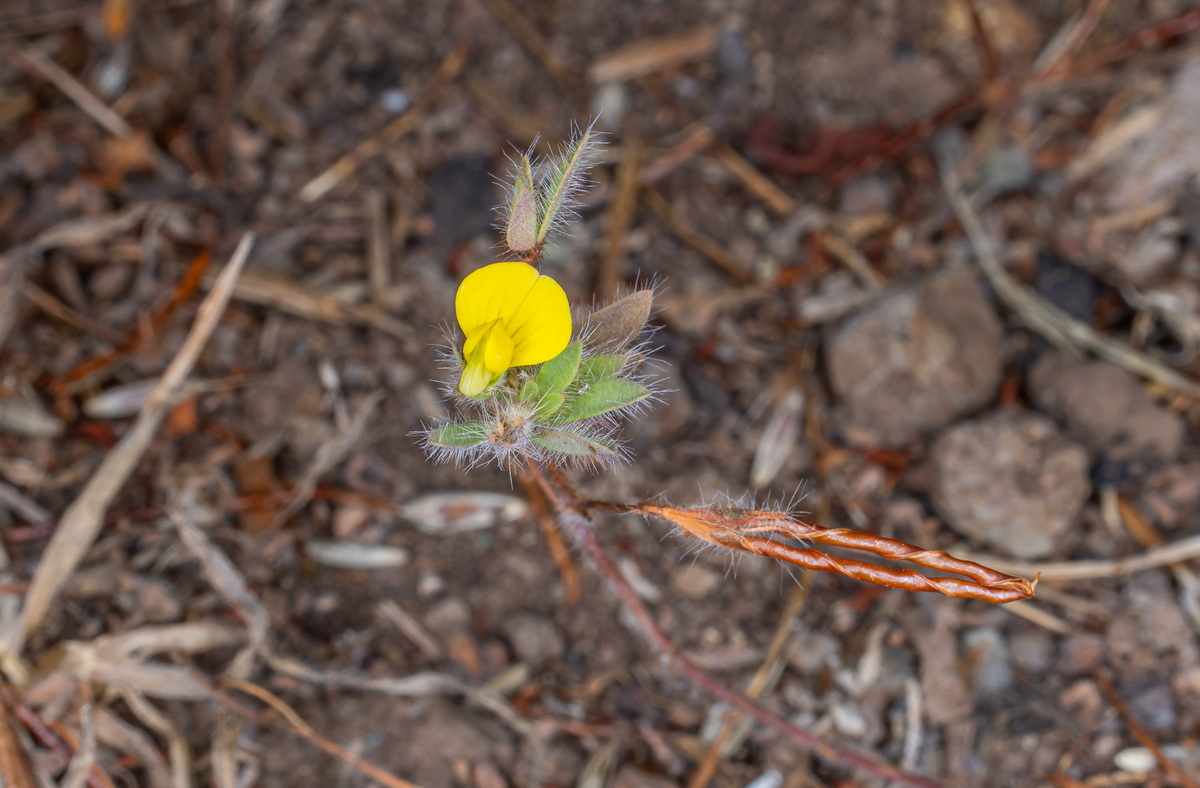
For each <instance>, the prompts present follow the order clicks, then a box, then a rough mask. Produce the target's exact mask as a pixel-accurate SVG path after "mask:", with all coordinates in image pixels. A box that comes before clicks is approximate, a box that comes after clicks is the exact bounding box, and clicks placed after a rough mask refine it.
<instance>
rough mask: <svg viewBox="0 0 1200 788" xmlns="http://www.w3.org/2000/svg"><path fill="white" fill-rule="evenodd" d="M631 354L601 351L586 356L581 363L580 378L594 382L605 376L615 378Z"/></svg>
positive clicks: (586, 381)
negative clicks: (597, 353)
mask: <svg viewBox="0 0 1200 788" xmlns="http://www.w3.org/2000/svg"><path fill="white" fill-rule="evenodd" d="M628 363H629V356H628V355H626V354H624V353H601V354H599V355H596V356H591V357H589V358H585V359H584V360H583V362H582V363H580V365H579V375H578V376H577V377H578V378H579V380H581V381H583V382H584V383H592V382H594V381H597V380H601V379H603V378H615V377H616V376H617V374H618V373H620V371H621V370H623V369H625V365H626V364H628Z"/></svg>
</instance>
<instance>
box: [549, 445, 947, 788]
mask: <svg viewBox="0 0 1200 788" xmlns="http://www.w3.org/2000/svg"><path fill="white" fill-rule="evenodd" d="M528 467H529V473H530V475H531V476H532V477H533V478H534V480H535V481H536V482H537V483H538V485H539V486H540V487H541V488H542V490H543V491H544V492H545V493H546V497H547V498H548V499H549V500H550V502H551V504H553V506H554V509H555V513H556V515H557V518H558V522H559V524H560V526H562V527H563V528H565V529H566V530H568V531H569V533H570V534H571V535H572V536H574V537H575V539H576V540H577V541H578V542H579V544H580V545H581V546H582V547H583V548H584V550H586V551H587V553H588V555H589V556H590V557H591V559H592V561H593V562H594V563H595V564H596V566H597V568H599V569H600V572H601V574H603V575H604V578H605V580H607V581H608V584H609V585H610V586H611V587H612V589H613V591H614V592H615V593H616V594H617V597H618V598H619V599H620V600H621V603H622V604H623V605H624V606H625V607H626V609H627V610H628V611H629V612H630V613H632V614H633V617H634V618H635V619H637V621H638V624H639V625H641V627H642V631H643V632H644V633H645V635H646V637H647V638H649V640H650V642H651V643H652V644H653V645H654V646H655V647H656V648H657V649H658V650H659V651H661V652H662V653H663V654H665V655H666V656H668V657H670V658H671V660H672V661H673V662H674V663H675V664H676V665H678V666H679V669H680V671H682V672H683V673H684V675H686V676H687V677H688V678H689V679H691V680H692V681H693V682H695V684H696V685H697V686H699V687H700V688H701V689H703V690H704V691H706V692H708V693H709V694H710V695H712V696H713V697H715V698H716V699H717V700H719V701H722V702H724V703H726V704H728V705H729V706H730V707H732V708H734V709H736V710H737V711H739V712H741V713H742V714H745V715H746V716H748V717H751V718H752V719H754V720H755V721H757V722H759V723H761V724H762V725H766V726H767V727H769V728H772V729H774V730H775V731H778V732H779V733H782V734H783V735H784V736H787V737H788V738H789V739H791V740H793V741H795V742H796V743H798V744H800V745H801V746H802V747H805V748H807V749H809V750H811V751H812V752H813V753H814V754H816V755H817V756H818V757H820V758H823V759H824V760H826V761H829V762H831V763H835V764H839V765H841V766H845V767H848V768H851V769H857V770H859V771H862V772H866V773H868V774H871V775H874V776H876V777H881V778H883V779H886V780H892V781H893V782H896V783H900V784H902V785H911V786H917V788H942V786H941V784H940V783H938V782H936V781H934V780H931V779H929V778H926V777H921V776H919V775H915V774H909V773H907V772H903V771H901V770H899V769H897V768H896V767H895V766H892V765H891V764H890V763H886V762H884V761H881V760H879V759H877V758H875V757H873V756H870V755H868V754H866V753H861V752H855V751H853V750H850V749H848V748H846V747H845V746H843V745H838V744H834V743H832V742H828V741H826V740H825V739H823V738H821V737H820V736H817V735H816V734H815V733H812V732H810V731H806V730H804V729H803V728H799V727H797V726H795V725H793V724H792V723H790V722H788V721H787V720H785V719H783V718H782V717H780V716H778V715H776V714H773V713H772V712H770V711H768V710H766V709H764V708H763V707H762V706H760V705H759V704H757V703H755V702H754V701H752V700H750V699H749V698H747V697H746V696H745V695H742V694H741V693H739V692H735V691H734V690H732V689H730V688H729V687H726V686H725V685H724V684H722V683H721V682H720V681H718V680H717V679H716V678H714V677H713V676H711V675H709V674H708V673H706V672H705V671H704V670H702V669H700V668H699V667H697V666H696V665H695V664H694V663H693V662H691V660H689V659H688V658H687V657H686V656H685V655H684V653H683V651H682V650H681V649H680V648H679V646H677V645H676V644H675V642H674V641H672V640H671V639H670V638H669V637H667V635H666V634H665V633H664V632H663V631H662V630H661V629H660V628H659V627H658V624H657V623H655V621H654V616H653V615H651V613H650V611H649V610H648V609H647V608H646V606H645V605H644V604H642V600H641V599H639V598H638V596H637V594H636V593H635V592H634V590H633V588H632V587H630V585H629V583H628V582H627V581H626V580H625V578H624V576H623V575H622V574H621V572H620V570H618V569H617V567H616V565H615V564H614V563H613V562H612V559H611V558H609V556H608V553H607V552H605V550H604V548H603V547H602V546H601V544H600V543H599V541H597V539H596V535H595V533H594V532H593V530H592V524H591V521H589V520H588V518H587V517H586V516H585V515H584V514H582V513H581V512H580V511H579V509H578V508H577V507H578V504H577V497H576V496H575V495H574V493H573V492H571V491H570V486H569V484H568V483H567V481H566V479H565V478H564V477H563V476H562V475H561V473H555V472H554V471H553V470H552V471H551V475H553V476H554V477H555V478H554V480H553V481H552V480H551V479H550V478H548V477H547V474H546V472H545V470H544V469H542V468H540V467H538V466H536V465H534V464H533V463H530V464H529V466H528Z"/></svg>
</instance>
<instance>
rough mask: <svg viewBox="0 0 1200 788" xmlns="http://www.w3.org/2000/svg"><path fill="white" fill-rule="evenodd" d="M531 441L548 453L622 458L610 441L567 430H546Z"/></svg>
mask: <svg viewBox="0 0 1200 788" xmlns="http://www.w3.org/2000/svg"><path fill="white" fill-rule="evenodd" d="M530 440H532V441H533V442H534V443H536V444H537V445H538V446H541V447H542V448H543V449H546V450H547V451H551V452H554V453H555V454H565V455H567V456H569V457H596V458H600V459H608V458H612V457H619V456H620V453H619V452H618V451H617V447H616V446H615V445H614V444H613V443H612V442H610V441H606V440H603V439H600V438H592V437H589V436H587V435H580V434H579V433H578V432H569V431H567V430H544V431H542V432H538V433H536V434H535V435H534V436H533V437H532V438H531V439H530Z"/></svg>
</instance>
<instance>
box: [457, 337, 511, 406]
mask: <svg viewBox="0 0 1200 788" xmlns="http://www.w3.org/2000/svg"><path fill="white" fill-rule="evenodd" d="M512 354H513V341H512V337H510V336H509V335H508V333H507V332H506V331H505V330H504V323H503V321H500V320H493V321H492V322H490V323H487V324H485V325H483V326H480V327H478V328H476V329H475V330H474V331H473V332H472V333H471V334H470V335H468V336H467V341H466V342H465V343H464V344H463V356H464V362H465V363H464V365H463V373H462V378H461V379H459V381H458V390H459V391H461V392H462V393H463V394H465V395H466V396H468V397H477V396H479V395H480V394H482V393H483V392H484V391H485V390H486V389H488V388H489V387H490V386H492V385H493V384H494V383H495V382H496V381H497V380H499V379H500V377H501V376H502V375H503V374H504V373H505V372H507V371H508V368H509V367H511V366H512Z"/></svg>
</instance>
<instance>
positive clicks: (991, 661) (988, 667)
mask: <svg viewBox="0 0 1200 788" xmlns="http://www.w3.org/2000/svg"><path fill="white" fill-rule="evenodd" d="M963 649H964V650H965V651H966V657H967V663H968V664H969V665H970V670H971V686H972V688H974V690H975V692H976V694H977V695H979V696H981V697H987V696H989V695H995V694H997V693H1000V692H1004V691H1005V690H1007V689H1009V688H1010V687H1011V686H1012V684H1013V669H1012V652H1011V651H1010V650H1009V647H1008V643H1007V642H1006V641H1005V639H1004V635H1002V634H1000V631H999V630H997V629H993V628H991V627H980V628H978V629H970V630H967V632H965V633H964V634H963Z"/></svg>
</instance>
